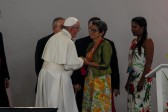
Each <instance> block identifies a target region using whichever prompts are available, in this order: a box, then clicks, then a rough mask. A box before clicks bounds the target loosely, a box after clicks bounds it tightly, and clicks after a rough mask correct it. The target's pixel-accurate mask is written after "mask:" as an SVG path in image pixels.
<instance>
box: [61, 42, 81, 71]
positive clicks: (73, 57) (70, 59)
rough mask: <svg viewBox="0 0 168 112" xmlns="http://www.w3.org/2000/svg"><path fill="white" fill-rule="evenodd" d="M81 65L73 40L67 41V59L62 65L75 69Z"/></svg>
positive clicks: (68, 68) (67, 68)
mask: <svg viewBox="0 0 168 112" xmlns="http://www.w3.org/2000/svg"><path fill="white" fill-rule="evenodd" d="M82 65H83V59H82V58H80V57H78V55H77V51H76V47H75V44H74V42H73V41H70V42H69V43H68V49H67V60H66V64H64V67H65V69H66V70H76V69H79V68H81V67H82Z"/></svg>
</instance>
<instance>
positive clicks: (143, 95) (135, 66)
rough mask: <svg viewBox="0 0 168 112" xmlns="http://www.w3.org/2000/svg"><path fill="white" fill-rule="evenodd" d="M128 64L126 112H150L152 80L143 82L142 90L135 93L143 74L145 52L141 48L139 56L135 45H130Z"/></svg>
mask: <svg viewBox="0 0 168 112" xmlns="http://www.w3.org/2000/svg"><path fill="white" fill-rule="evenodd" d="M128 60H129V64H128V70H127V72H128V73H130V76H129V78H128V80H129V92H128V99H127V104H128V105H127V111H128V112H150V111H151V99H150V97H151V94H150V90H151V84H152V78H147V79H146V80H145V83H144V86H143V90H142V91H140V92H137V85H138V82H139V80H140V78H141V76H142V74H143V70H144V65H145V62H146V58H145V50H144V48H143V47H141V55H139V54H138V48H137V47H136V43H135V42H134V43H132V45H131V48H130V52H129V59H128Z"/></svg>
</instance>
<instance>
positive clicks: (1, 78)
mask: <svg viewBox="0 0 168 112" xmlns="http://www.w3.org/2000/svg"><path fill="white" fill-rule="evenodd" d="M9 79H10V77H9V72H8V68H7V63H6V57H5V51H4V45H3V38H2V33H1V32H0V107H9V100H8V96H7V93H6V88H8V87H9Z"/></svg>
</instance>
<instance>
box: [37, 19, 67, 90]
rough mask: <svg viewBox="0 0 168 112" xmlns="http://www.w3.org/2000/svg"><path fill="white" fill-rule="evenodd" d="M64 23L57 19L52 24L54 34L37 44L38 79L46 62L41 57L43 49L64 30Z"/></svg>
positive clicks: (62, 20)
mask: <svg viewBox="0 0 168 112" xmlns="http://www.w3.org/2000/svg"><path fill="white" fill-rule="evenodd" d="M64 21H65V19H64V18H62V17H58V18H55V19H54V20H53V23H52V30H53V33H52V34H50V35H48V36H46V37H43V38H41V39H40V40H38V42H37V46H36V51H35V70H36V75H37V77H38V74H39V72H40V70H41V68H42V65H43V62H44V61H43V59H41V56H42V54H43V49H44V47H45V45H46V43H47V41H48V39H49V38H50V37H52V36H53V35H54V34H55V33H57V32H59V31H61V30H62V28H63V25H64ZM36 84H37V83H36ZM35 91H36V89H35Z"/></svg>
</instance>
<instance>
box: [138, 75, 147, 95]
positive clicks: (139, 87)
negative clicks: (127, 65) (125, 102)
mask: <svg viewBox="0 0 168 112" xmlns="http://www.w3.org/2000/svg"><path fill="white" fill-rule="evenodd" d="M144 83H145V77H141V79H140V81H139V82H138V85H137V92H140V91H142V89H143V86H144Z"/></svg>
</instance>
